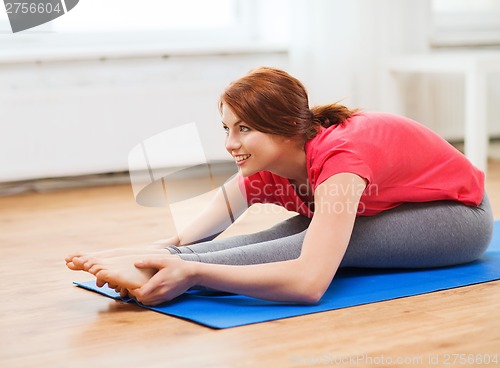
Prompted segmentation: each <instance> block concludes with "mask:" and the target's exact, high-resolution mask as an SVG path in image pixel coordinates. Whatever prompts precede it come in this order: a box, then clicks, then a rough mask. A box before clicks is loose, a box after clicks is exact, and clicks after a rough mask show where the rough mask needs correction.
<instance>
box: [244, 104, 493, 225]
mask: <svg viewBox="0 0 500 368" xmlns="http://www.w3.org/2000/svg"><path fill="white" fill-rule="evenodd" d="M305 152H306V159H307V170H308V178H309V183H310V184H311V185H312V188H313V190H315V189H316V187H317V186H318V185H320V184H321V183H322V182H324V181H325V180H326V179H328V178H329V177H331V176H333V175H335V174H338V173H353V174H356V175H359V176H360V177H362V178H364V179H366V180H367V182H368V185H367V187H366V189H365V190H364V192H363V194H362V196H361V200H360V205H359V207H358V211H357V215H358V216H371V215H375V214H377V213H379V212H381V211H384V210H388V209H390V208H394V207H396V206H398V205H400V204H402V203H405V202H428V201H436V200H454V201H459V202H462V203H464V204H466V205H472V206H477V205H479V203H480V202H481V200H482V198H483V195H484V173H483V172H481V171H480V170H479V169H477V168H476V167H474V166H473V165H472V164H471V163H470V162H469V160H468V159H467V158H466V157H465V156H464V155H463V154H462V153H460V152H459V151H458V150H457V149H455V148H454V147H453V146H452V145H450V144H449V143H448V142H447V141H445V140H444V139H443V138H441V137H440V136H438V135H437V134H436V133H434V132H433V131H431V130H430V129H428V128H427V127H425V126H423V125H422V124H419V123H417V122H416V121H413V120H411V119H408V118H405V117H402V116H397V115H392V114H387V113H373V112H372V113H359V114H356V115H355V116H353V117H351V118H350V119H347V120H346V121H345V122H344V123H342V124H339V125H333V126H331V127H329V128H323V129H322V130H321V131H320V132H319V133H318V135H316V136H315V137H314V138H313V139H311V140H309V141H308V142H307V143H306V145H305ZM240 186H241V188H242V190H243V189H244V191H245V192H246V193H245V194H246V197H247V201H248V204H249V205H252V204H254V203H275V204H278V205H281V206H283V207H285V208H286V209H288V210H290V211H296V212H298V213H301V214H303V215H305V216H308V217H312V215H313V212H312V211H311V210H310V209H309V208H308V207H307V206H306V205H305V204H304V203H303V202H302V200H301V199H300V197H299V196H298V195H297V193H296V192H295V191H294V189H293V187H292V186H291V184H290V182H289V181H288V179H286V178H283V177H280V176H278V175H275V174H272V173H270V172H267V171H262V172H259V173H256V174H254V175H251V176H249V177H246V178H240Z"/></svg>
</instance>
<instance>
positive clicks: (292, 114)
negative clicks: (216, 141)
mask: <svg viewBox="0 0 500 368" xmlns="http://www.w3.org/2000/svg"><path fill="white" fill-rule="evenodd" d="M220 111H221V115H222V127H223V129H224V131H225V133H226V135H227V137H226V149H227V151H228V152H229V154H231V156H233V157H234V160H235V162H236V164H237V165H238V167H239V174H238V175H237V176H235V177H234V178H233V179H232V180H230V181H229V182H228V183H226V184H225V185H224V191H222V190H221V191H220V192H219V193H218V194H217V195H218V196H219V197H220V198H222V196H226V198H227V197H228V196H229V197H232V198H236V197H237V196H238V195H241V194H242V193H245V194H244V195H245V201H246V203H242V204H241V205H237V206H233V208H232V211H233V216H235V217H237V216H239V215H240V214H241V212H243V211H244V209H245V208H246V205H247V204H248V205H251V204H253V203H276V204H279V205H281V206H284V207H286V208H287V209H288V210H292V211H296V212H297V213H298V214H297V215H296V216H295V217H292V218H290V219H288V220H286V221H284V222H282V223H279V224H278V225H276V226H274V227H272V228H270V229H268V230H266V231H263V232H259V233H255V234H250V235H242V236H236V237H231V238H226V239H219V240H217V239H215V240H209V241H203V242H198V240H199V239H204V238H206V236H207V235H210V234H213V233H215V231H214V229H217V228H218V227H219V226H220V224H221V223H222V221H223V220H224V218H225V216H224V214H225V212H224V211H225V210H226V209H225V208H224V209H221V208H220V207H221V206H216V205H212V206H209V208H207V209H205V211H204V212H203V213H201V214H200V215H199V216H198V217H197V218H196V219H194V220H193V226H192V227H188V228H187V229H188V231H185V232H183V233H181V234H179V235H178V236H176V237H174V238H172V239H170V240H169V241H168V242H167V243H168V246H167V247H162V249H154V250H140V251H137V250H115V251H109V252H104V253H100V254H90V255H85V254H82V253H76V254H73V255H70V256H68V257H67V258H66V262H67V265H68V267H69V268H71V269H74V270H85V271H88V272H90V273H92V274H94V275H95V276H96V278H97V283H98V285H99V286H102V285H104V284H106V283H108V284H109V285H110V286H111V287H113V288H116V289H117V290H119V291H120V292H121V293H122V295H125V294H127V293H129V294H131V295H132V296H134V297H136V298H137V299H138V300H139V301H140V302H142V303H144V304H149V305H155V304H159V303H162V302H165V301H168V300H171V299H173V298H175V297H177V296H178V295H180V294H182V293H184V292H185V291H186V290H188V289H190V288H192V287H206V288H210V289H216V290H220V291H226V292H231V293H239V294H245V295H249V296H253V297H257V298H263V299H269V300H274V301H284V302H297V303H316V302H318V301H319V300H320V298H321V297H322V295H323V293H324V292H325V290H326V289H327V288H328V286H329V284H330V282H331V281H332V279H333V277H334V275H335V273H336V271H337V269H338V268H339V267H340V266H351V267H398V268H400V267H406V268H418V267H439V266H449V265H456V264H460V263H465V262H471V261H474V260H476V259H477V258H478V257H480V256H481V254H482V253H483V252H484V251H485V249H486V247H487V246H488V244H489V241H490V239H491V234H492V227H493V216H492V213H491V209H490V206H489V203H488V199H487V197H486V194H485V192H484V174H483V173H482V172H481V171H479V170H478V169H477V168H475V167H474V166H473V165H472V164H471V163H470V162H469V161H468V160H467V159H466V158H465V157H464V156H463V155H462V154H461V153H460V152H459V151H457V150H456V149H455V148H453V147H452V146H451V145H450V144H448V143H447V142H446V141H445V140H443V139H442V138H440V137H439V136H438V135H436V134H435V133H433V132H432V131H430V130H429V129H427V128H425V127H424V126H422V125H420V124H419V123H417V122H415V121H412V120H410V119H407V118H405V117H401V116H395V115H391V114H386V113H369V112H360V111H356V110H350V109H348V108H347V107H345V106H342V105H339V104H331V105H325V106H318V107H314V108H312V109H310V108H309V104H308V97H307V93H306V90H305V89H304V87H303V85H302V84H301V83H300V82H299V81H298V80H297V79H295V78H293V77H292V76H290V75H289V74H287V73H286V72H284V71H282V70H278V69H274V68H266V67H261V68H258V69H255V70H253V71H251V72H250V73H249V74H247V75H245V76H243V77H242V78H240V79H238V80H236V81H234V82H233V83H231V84H230V85H229V86H228V87H227V89H226V90H225V91H224V92H223V94H222V96H221V99H220ZM213 203H220V201H217V200H215V201H214V202H213ZM233 203H234V201H233Z"/></svg>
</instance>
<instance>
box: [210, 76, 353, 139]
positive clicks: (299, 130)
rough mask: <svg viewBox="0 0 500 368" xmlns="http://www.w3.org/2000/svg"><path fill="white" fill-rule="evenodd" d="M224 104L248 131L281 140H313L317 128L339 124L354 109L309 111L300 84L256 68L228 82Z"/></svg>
mask: <svg viewBox="0 0 500 368" xmlns="http://www.w3.org/2000/svg"><path fill="white" fill-rule="evenodd" d="M224 104H225V105H227V106H228V107H229V108H230V109H231V110H232V112H233V113H234V114H235V115H236V116H237V117H238V118H240V119H241V120H242V121H244V122H245V123H247V124H248V125H250V126H251V127H252V128H254V129H256V130H258V131H261V132H263V133H269V134H276V135H281V136H284V137H289V138H290V137H301V138H302V139H304V140H305V141H307V140H309V139H311V138H313V137H314V136H315V135H316V134H317V133H318V131H319V128H320V127H321V126H323V127H329V126H331V125H334V124H340V123H343V122H344V121H345V120H346V119H348V118H350V117H351V116H353V115H354V114H355V113H356V111H357V110H350V109H349V108H347V107H345V106H343V105H340V104H336V103H334V104H329V105H322V106H316V107H313V108H312V109H310V108H309V99H308V96H307V92H306V89H305V87H304V85H303V84H302V83H301V82H300V81H299V80H298V79H296V78H294V77H292V76H291V75H290V74H288V73H286V72H285V71H283V70H280V69H276V68H269V67H260V68H257V69H254V70H252V71H250V72H249V73H248V74H246V75H245V76H243V77H241V78H239V79H237V80H235V81H234V82H232V83H231V84H230V85H229V86H228V87H227V88H226V89H225V90H224V92H223V93H222V95H221V97H220V101H219V109H220V110H221V111H222V105H224Z"/></svg>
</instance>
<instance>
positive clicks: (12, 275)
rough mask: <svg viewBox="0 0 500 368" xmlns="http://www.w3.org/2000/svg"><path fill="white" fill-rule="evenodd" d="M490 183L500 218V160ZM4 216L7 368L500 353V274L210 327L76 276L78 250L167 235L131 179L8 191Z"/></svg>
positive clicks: (370, 361)
mask: <svg viewBox="0 0 500 368" xmlns="http://www.w3.org/2000/svg"><path fill="white" fill-rule="evenodd" d="M487 189H488V191H489V194H490V197H491V199H492V202H493V207H494V212H495V217H496V218H500V162H491V163H490V167H489V175H488V184H487ZM247 220H248V221H247V223H248V224H247V225H241V228H240V229H238V228H236V229H233V231H239V230H241V231H244V230H248V229H249V228H259V227H264V226H266V225H268V223H266V222H265V221H264V220H263V219H262V218H260V217H257V216H254V217H252V214H251V215H250V216H249V218H248V219H247ZM0 226H1V231H0V244H1V248H0V264H1V266H0V276H1V281H2V285H1V287H0V290H1V302H2V303H1V306H0V317H1V321H0V367H5V368H10V367H96V368H99V367H106V366H107V367H138V366H140V367H148V368H149V367H162V368H163V367H290V366H311V365H313V366H314V365H316V366H332V365H335V363H340V360H341V359H344V365H357V366H362V367H365V366H377V367H382V366H391V367H396V366H405V367H407V366H419V367H423V366H431V367H436V366H438V365H437V364H434V363H436V362H439V366H455V367H458V366H473V364H470V363H466V364H459V362H458V361H457V362H455V364H448V365H445V364H444V363H446V362H445V359H446V358H449V359H450V360H449V363H452V362H453V359H457V358H463V357H464V356H456V355H452V354H474V356H475V357H479V358H481V357H485V356H484V354H490V355H493V354H499V355H500V281H497V282H490V283H485V284H480V285H476V286H470V287H463V288H458V289H452V290H447V291H443V292H437V293H432V294H427V295H421V296H416V297H410V298H402V299H397V300H392V301H388V302H382V303H375V304H370V305H365V306H359V307H353V308H347V309H342V310H336V311H331V312H325V313H319V314H314V315H308V316H302V317H296V318H290V319H286V320H279V321H274V322H267V323H262V324H255V325H250V326H244V327H237V328H232V329H226V330H212V329H210V328H207V327H203V326H200V325H197V324H195V323H191V322H188V321H185V320H182V319H178V318H174V317H169V316H165V315H161V314H157V313H155V312H151V311H147V310H144V309H141V308H139V307H137V306H135V305H133V304H122V303H120V302H115V301H113V300H111V299H108V298H105V297H101V296H99V295H96V294H94V293H91V292H88V291H85V290H82V289H80V288H77V287H74V286H73V285H72V282H73V281H86V280H89V279H90V278H89V276H88V275H86V274H85V273H76V272H72V271H69V270H67V269H66V267H65V265H64V261H63V258H64V256H65V255H66V254H67V253H69V252H70V251H72V250H75V249H84V250H89V251H91V250H100V249H107V248H110V247H118V246H136V245H138V244H146V243H148V242H150V241H152V240H155V239H158V238H162V237H165V236H167V235H168V231H170V229H171V226H170V225H169V219H168V218H167V215H166V212H165V210H164V209H161V208H160V209H158V208H156V209H153V208H144V207H140V206H138V205H137V204H136V203H135V202H134V198H133V195H132V192H131V189H130V188H129V187H128V186H126V185H122V186H108V187H100V188H86V189H72V190H67V191H64V192H53V193H42V194H40V193H28V194H20V195H15V196H10V197H4V198H0ZM245 226H246V227H245ZM481 354H483V355H481ZM467 358H468V359H470V356H469V355H467ZM479 358H474V359H479ZM499 358H500V357H499ZM397 359H402V360H403V362H404V363H410V362H413V363H414V364H397ZM391 363H392V364H391ZM337 365H339V364H337ZM498 365H500V363H499V364H498ZM477 366H487V365H486V364H482V365H479V364H477ZM491 366H494V365H493V364H492V365H491Z"/></svg>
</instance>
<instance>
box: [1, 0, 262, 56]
mask: <svg viewBox="0 0 500 368" xmlns="http://www.w3.org/2000/svg"><path fill="white" fill-rule="evenodd" d="M259 3H260V2H259V1H255V0H253V1H252V0H210V1H207V0H182V1H181V0H142V1H137V0H135V1H133V0H82V1H80V2H79V3H78V4H77V6H76V7H75V8H74V9H72V10H71V11H69V12H68V13H66V14H65V15H63V16H61V17H59V18H57V19H54V20H53V21H51V22H49V23H46V24H44V25H41V26H38V27H35V28H33V29H31V30H27V31H23V32H20V33H19V34H16V36H18V37H13V36H12V34H9V31H10V26H9V24H8V17H7V14H6V13H5V7H0V13H1V14H0V31H1V33H3V34H0V43H2V42H4V43H5V44H7V45H9V44H11V45H12V46H14V47H16V48H19V45H20V44H22V43H23V42H22V41H23V39H29V42H25V43H26V45H27V47H29V46H33V45H36V44H39V45H45V46H47V45H55V46H58V47H59V46H60V47H66V46H75V47H80V46H83V47H91V46H92V45H95V46H106V45H112V46H124V47H129V48H131V49H133V48H134V47H136V46H137V47H143V46H147V45H148V44H154V45H158V44H161V45H164V46H165V45H172V44H173V45H177V44H181V45H183V46H185V45H189V44H194V45H200V44H201V45H205V46H206V45H207V43H208V44H215V45H219V46H220V45H224V44H234V43H242V42H245V41H255V40H256V38H257V36H258V24H256V22H255V21H252V19H255V15H256V14H257V13H258V4H259ZM2 4H3V2H2Z"/></svg>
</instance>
